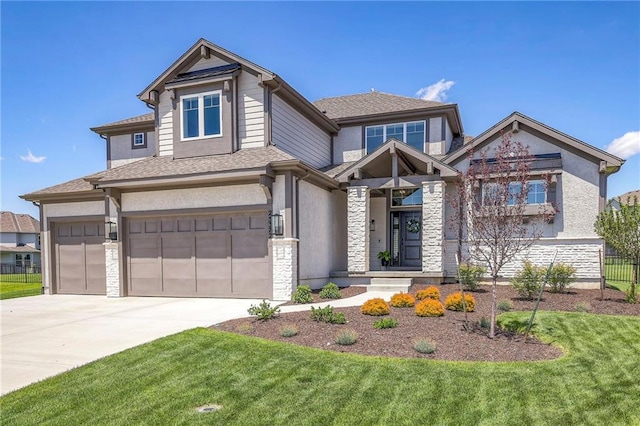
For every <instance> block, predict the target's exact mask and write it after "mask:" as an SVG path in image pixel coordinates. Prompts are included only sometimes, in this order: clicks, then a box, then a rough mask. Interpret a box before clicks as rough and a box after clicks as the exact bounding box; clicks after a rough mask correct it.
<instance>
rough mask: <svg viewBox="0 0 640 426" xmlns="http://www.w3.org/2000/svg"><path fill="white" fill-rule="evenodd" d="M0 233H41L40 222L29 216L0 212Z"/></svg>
mask: <svg viewBox="0 0 640 426" xmlns="http://www.w3.org/2000/svg"><path fill="white" fill-rule="evenodd" d="M0 232H10V233H16V234H37V233H38V232H40V222H38V221H37V220H36V219H34V218H33V217H31V216H30V215H28V214H20V213H18V214H16V213H13V212H0Z"/></svg>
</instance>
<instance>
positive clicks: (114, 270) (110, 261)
mask: <svg viewBox="0 0 640 426" xmlns="http://www.w3.org/2000/svg"><path fill="white" fill-rule="evenodd" d="M103 245H104V254H105V261H106V262H105V264H106V273H107V297H120V296H121V294H120V261H119V258H118V250H119V245H118V243H117V242H107V243H104V244H103Z"/></svg>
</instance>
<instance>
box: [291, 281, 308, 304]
mask: <svg viewBox="0 0 640 426" xmlns="http://www.w3.org/2000/svg"><path fill="white" fill-rule="evenodd" d="M291 299H292V300H293V301H294V302H296V303H311V302H313V296H311V287H309V286H308V285H300V286H298V288H297V289H296V291H294V292H293V297H292V298H291Z"/></svg>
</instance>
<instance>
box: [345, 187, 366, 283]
mask: <svg viewBox="0 0 640 426" xmlns="http://www.w3.org/2000/svg"><path fill="white" fill-rule="evenodd" d="M369 218H370V211H369V188H368V187H366V186H351V187H349V188H348V189H347V270H348V271H349V272H350V273H364V272H367V271H368V270H369Z"/></svg>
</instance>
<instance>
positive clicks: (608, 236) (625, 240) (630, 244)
mask: <svg viewBox="0 0 640 426" xmlns="http://www.w3.org/2000/svg"><path fill="white" fill-rule="evenodd" d="M618 202H619V204H620V209H619V210H614V209H613V208H612V207H611V202H609V205H608V206H607V208H606V209H605V210H604V211H602V212H600V214H599V215H598V218H597V219H596V223H595V225H594V226H595V231H596V233H597V234H598V235H600V236H601V237H602V239H604V240H605V241H606V243H607V244H608V245H609V246H611V247H613V248H614V249H615V250H616V252H618V254H619V255H620V256H623V257H627V258H629V259H631V261H632V263H633V275H632V279H631V288H630V289H629V293H628V295H627V296H628V297H627V299H628V300H630V301H632V300H637V285H638V264H640V204H638V198H637V197H633V202H632V201H631V200H621V199H620V198H618Z"/></svg>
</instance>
